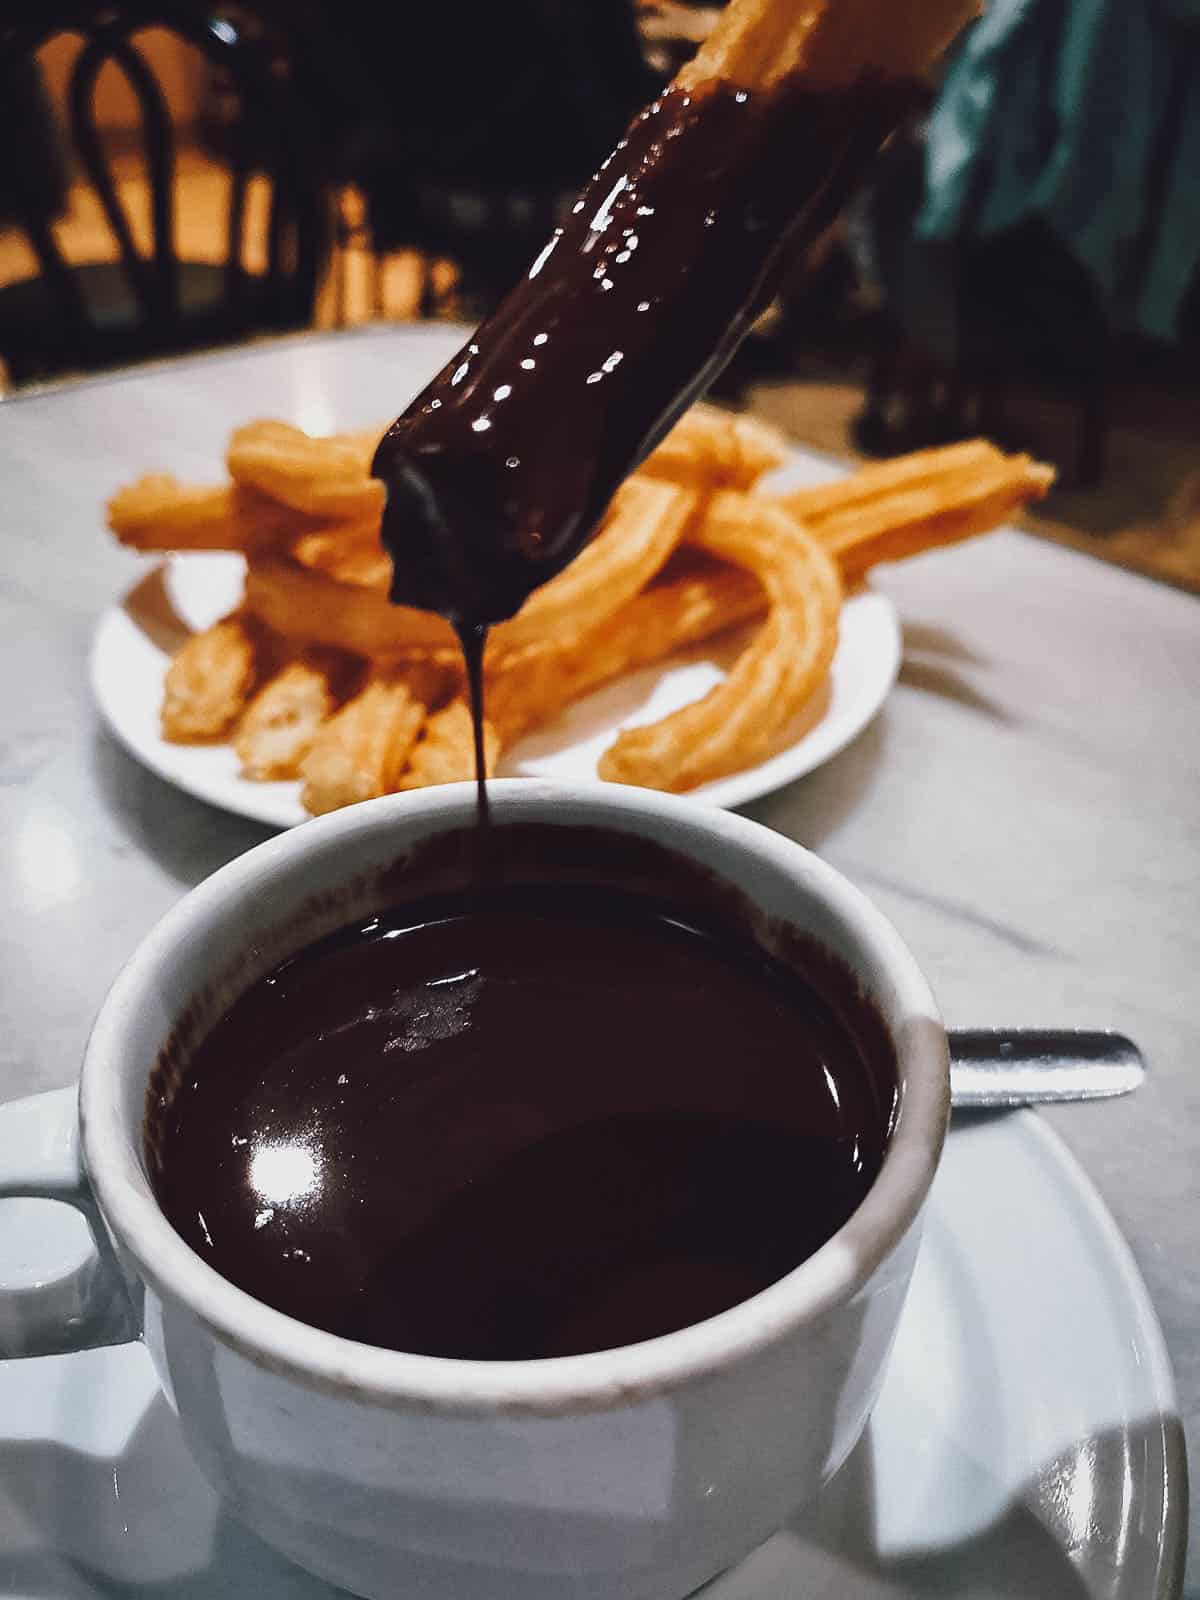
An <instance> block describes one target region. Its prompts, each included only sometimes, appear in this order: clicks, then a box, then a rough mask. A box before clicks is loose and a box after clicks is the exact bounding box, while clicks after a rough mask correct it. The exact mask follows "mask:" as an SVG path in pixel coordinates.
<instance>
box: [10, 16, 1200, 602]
mask: <svg viewBox="0 0 1200 1600" xmlns="http://www.w3.org/2000/svg"><path fill="white" fill-rule="evenodd" d="M718 12H719V7H717V6H713V5H709V4H693V3H690V0H503V3H502V4H498V3H495V0H490V3H489V0H405V3H402V4H398V5H393V6H391V7H386V8H381V7H378V6H377V5H376V4H375V3H374V0H370V3H368V0H292V3H289V0H254V3H251V4H230V5H227V6H225V5H222V6H204V5H198V4H197V5H193V4H190V3H186V0H180V3H163V4H153V5H152V4H146V5H141V4H116V5H82V4H65V3H62V0H36V3H35V0H27V3H22V0H8V3H7V4H6V6H5V7H4V14H3V19H2V20H0V78H2V80H3V82H2V86H0V374H2V381H0V390H2V392H3V394H4V395H5V396H13V395H18V394H19V393H20V392H21V390H22V388H23V387H26V386H28V385H34V384H44V383H46V382H47V381H58V380H63V379H70V378H73V377H77V376H79V375H82V374H85V373H89V372H95V371H98V370H102V369H105V368H113V367H122V366H128V365H129V364H131V363H133V362H137V361H142V360H149V359H157V358H161V357H163V356H169V355H172V354H176V353H179V352H182V351H187V350H196V349H203V348H207V347H210V346H216V345H222V344H230V343H233V342H237V341H241V340H247V339H254V338H262V337H270V336H278V335H279V334H281V333H285V332H295V331H296V330H302V329H307V328H318V329H330V328H338V327H350V326H354V325H358V324H361V323H364V322H368V321H372V320H377V319H382V320H386V321H390V322H404V321H409V320H413V319H418V318H435V317H436V318H448V319H453V320H475V319H477V318H479V317H480V316H481V315H483V314H484V313H485V312H486V311H487V310H488V309H489V308H490V307H491V306H492V305H494V304H495V303H496V301H497V300H498V299H499V298H500V297H501V296H502V295H503V293H504V291H505V290H506V288H507V287H508V286H509V285H510V284H511V283H512V281H513V280H514V279H515V278H516V276H517V275H518V274H519V273H520V272H521V271H522V269H523V268H524V266H525V265H526V264H527V262H528V261H529V259H531V257H532V256H533V255H534V254H535V252H536V250H537V249H538V248H539V247H540V244H541V243H542V241H543V239H544V236H545V235H546V234H547V233H548V231H549V230H550V229H551V228H552V226H553V225H554V221H555V218H556V216H557V215H558V212H559V210H560V208H561V207H562V206H563V205H564V203H565V202H566V201H567V199H568V198H569V197H570V196H571V195H572V194H573V192H574V190H575V189H576V188H577V187H578V185H579V184H580V183H581V182H582V181H583V180H584V179H586V177H587V176H588V175H589V174H590V173H591V171H592V170H593V168H594V167H595V166H596V164H597V163H598V161H599V160H600V159H602V158H603V156H604V155H605V154H606V153H607V151H608V149H609V148H610V147H611V146H612V144H613V143H614V142H615V141H616V139H617V138H618V137H619V136H620V133H621V130H622V128H623V126H624V125H625V123H626V122H627V121H628V119H629V117H630V116H631V115H632V113H633V112H634V111H635V110H636V108H637V107H638V106H639V105H640V104H642V102H644V101H645V100H646V99H648V98H649V97H650V96H651V95H652V93H653V92H654V90H655V89H656V88H658V87H660V86H661V85H662V84H664V83H665V82H666V81H667V80H668V79H669V78H670V77H671V76H672V75H673V74H674V72H675V71H676V70H677V68H678V67H679V66H680V65H681V64H682V63H683V62H684V61H685V60H686V59H687V58H688V56H689V55H690V54H691V52H692V51H694V49H695V48H696V46H697V44H698V43H699V42H700V41H701V40H702V39H703V38H704V36H705V35H706V33H707V32H708V30H709V28H711V26H712V24H713V22H714V20H715V18H716V16H717V15H718ZM925 89H926V92H925V95H924V99H923V103H922V104H921V106H920V107H919V108H918V109H917V110H916V111H915V112H914V115H913V116H912V118H911V120H910V122H909V123H908V125H907V126H906V127H904V128H903V129H902V130H901V131H900V132H899V133H898V135H897V136H896V137H895V138H894V139H893V141H892V142H891V144H890V145H889V146H888V148H887V149H886V150H885V151H884V152H883V154H882V155H881V156H880V157H879V159H878V161H877V163H876V165H875V168H874V170H873V171H872V172H871V174H870V175H869V177H868V179H867V181H866V182H865V183H864V185H863V186H862V189H861V190H860V192H859V193H858V194H857V195H856V197H855V198H854V200H853V202H852V204H851V205H850V206H849V207H848V208H847V210H846V212H845V214H844V215H843V217H842V218H841V220H840V221H839V223H838V224H837V225H836V226H835V227H834V228H833V229H832V230H831V231H830V233H829V234H828V235H827V236H826V237H825V238H824V239H823V240H822V241H821V242H820V243H819V245H818V246H817V247H816V248H815V249H813V250H812V251H811V252H810V253H809V254H808V256H807V258H806V259H804V260H798V261H797V262H796V263H795V266H794V270H793V271H792V273H791V274H790V277H789V279H788V281H787V282H786V284H785V285H784V287H783V290H782V292H781V294H780V296H779V298H778V301H777V302H776V304H775V305H774V306H773V307H772V308H771V310H770V311H769V312H768V314H767V315H766V316H765V317H764V318H763V319H762V321H761V323H760V324H759V326H758V327H757V329H756V330H755V333H754V335H753V336H752V338H751V339H750V340H749V341H747V343H746V345H745V346H744V347H743V349H742V351H741V353H740V355H739V356H738V357H737V358H736V360H735V362H734V364H733V365H732V367H731V368H730V369H729V370H728V371H727V372H726V374H725V375H724V376H723V378H722V379H721V381H720V384H719V387H718V391H717V393H716V395H715V398H718V399H720V400H723V401H724V402H726V403H728V404H733V405H737V406H742V407H746V408H748V409H752V410H755V411H757V412H759V413H760V414H762V415H764V416H767V417H769V418H770V419H771V420H773V421H775V422H777V423H779V424H781V425H782V426H783V427H784V428H785V429H786V430H787V431H788V432H789V433H790V434H791V435H792V436H793V437H794V438H796V439H797V440H799V441H801V442H803V443H805V444H808V445H810V446H813V447H815V448H817V449H819V450H822V451H825V452H828V453H829V454H832V455H836V456H841V457H861V456H882V455H888V454H892V453H897V452H900V451H904V450H911V449H914V448H917V447H919V446H921V445H924V444H933V443H940V442H945V441H948V440H951V439H954V438H957V437H963V436H967V435H970V434H973V433H976V432H982V433H986V434H988V435H990V436H991V437H993V438H995V439H996V440H997V441H998V442H1000V443H1002V444H1004V445H1006V446H1008V447H1010V448H1025V449H1029V450H1032V451H1034V452H1036V453H1037V454H1039V455H1041V456H1043V457H1045V458H1046V459H1048V460H1050V461H1052V462H1054V463H1055V465H1056V466H1057V467H1058V469H1059V474H1060V479H1059V484H1058V486H1057V487H1056V489H1055V491H1054V493H1053V495H1052V496H1051V497H1050V499H1049V500H1048V501H1046V502H1045V503H1044V505H1043V506H1042V507H1040V508H1039V515H1037V516H1036V517H1033V518H1031V519H1030V522H1029V526H1030V527H1031V528H1033V529H1034V530H1035V531H1037V532H1040V533H1042V534H1044V535H1046V536H1047V537H1050V538H1054V539H1058V540H1060V541H1062V542H1065V543H1070V544H1074V545H1076V546H1080V547H1083V548H1086V549H1089V550H1091V551H1093V552H1094V553H1096V554H1099V555H1101V556H1103V557H1105V558H1106V559H1110V560H1113V561H1117V562H1120V563H1122V564H1124V565H1128V566H1132V567H1134V568H1137V569H1140V570H1142V571H1145V572H1149V573H1151V574H1153V575H1155V576H1158V577H1161V578H1165V579H1168V580H1169V581H1172V582H1175V583H1178V584H1181V585H1183V586H1185V587H1189V588H1192V589H1195V590H1198V591H1200V457H1198V455H1197V450H1196V438H1197V432H1198V426H1200V383H1198V380H1197V368H1198V362H1200V0H989V3H988V4H987V6H986V9H985V11H984V14H983V16H982V17H981V19H980V21H979V22H978V23H977V24H976V25H975V27H974V29H973V30H972V31H971V32H970V33H969V34H968V35H967V36H966V37H965V38H964V39H963V40H962V41H961V42H960V44H959V45H958V46H957V47H956V49H955V51H954V53H953V55H952V56H951V57H950V59H949V60H948V61H947V62H946V63H944V64H943V66H942V68H941V69H940V71H939V73H938V76H937V77H936V79H934V80H931V81H930V82H929V83H928V84H927V85H926V86H925ZM2 425H3V423H2V412H0V426H2Z"/></svg>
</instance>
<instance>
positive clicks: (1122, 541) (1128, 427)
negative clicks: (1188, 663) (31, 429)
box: [0, 151, 1200, 593]
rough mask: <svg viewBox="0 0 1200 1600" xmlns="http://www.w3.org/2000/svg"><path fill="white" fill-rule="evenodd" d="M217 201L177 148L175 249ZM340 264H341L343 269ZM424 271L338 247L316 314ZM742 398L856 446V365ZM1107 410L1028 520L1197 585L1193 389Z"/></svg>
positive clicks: (820, 440) (140, 201)
mask: <svg viewBox="0 0 1200 1600" xmlns="http://www.w3.org/2000/svg"><path fill="white" fill-rule="evenodd" d="M121 192H122V195H123V196H124V198H125V200H126V202H127V204H128V206H129V210H130V213H131V217H132V225H133V228H134V233H135V236H136V237H137V238H138V239H139V241H141V242H143V243H144V242H145V241H146V240H147V238H148V234H149V219H148V208H147V204H146V186H145V183H144V181H143V179H142V178H141V176H140V175H139V174H138V172H137V169H136V166H135V165H134V164H133V163H130V164H129V165H128V167H127V169H126V170H125V171H124V173H123V174H122V175H121ZM265 202H266V195H265V192H263V190H262V189H261V188H252V192H251V195H250V201H249V216H250V224H251V225H250V228H249V230H248V234H249V237H250V240H251V247H250V251H249V257H250V259H249V260H248V263H247V264H248V265H249V266H250V267H251V269H253V268H254V267H255V266H256V265H261V240H262V238H263V236H264V226H263V222H264V218H265ZM225 204H226V183H225V179H224V176H223V173H222V171H221V169H220V168H219V167H217V166H215V165H214V164H213V163H212V162H211V161H210V160H208V159H207V158H206V157H204V156H203V155H202V154H200V153H198V152H189V151H185V152H183V153H182V154H181V156H180V158H179V165H178V201H177V208H176V210H177V217H176V232H177V243H178V250H179V254H180V256H181V257H183V258H184V259H189V260H196V261H203V260H219V259H220V257H221V243H222V238H223V229H224V217H225ZM57 232H58V238H59V242H60V245H61V247H62V249H63V251H64V254H65V255H66V256H67V258H68V259H69V260H77V261H82V260H102V259H111V258H112V257H113V255H114V253H115V252H114V249H113V241H112V238H111V235H110V234H109V231H108V228H107V225H106V223H105V221H104V218H103V216H102V214H101V212H100V209H99V206H98V204H97V203H96V201H95V198H94V196H93V195H92V194H91V193H90V191H88V190H86V189H84V188H82V187H76V188H74V189H73V190H72V192H71V198H70V204H69V209H68V212H67V214H66V216H65V217H64V218H63V219H62V221H61V222H60V223H59V224H58V225H57ZM256 240H257V241H259V245H258V248H257V250H256V249H255V244H254V241H256ZM256 256H257V258H258V259H257V261H256V259H255V258H256ZM34 270H35V262H34V259H33V256H32V254H31V252H30V251H29V249H28V246H27V245H26V244H25V242H24V241H23V239H22V238H21V237H20V236H19V235H18V234H16V233H14V232H12V231H0V283H7V282H11V281H12V280H13V279H16V278H20V277H24V276H26V275H28V274H30V273H32V272H33V271H34ZM339 270H340V272H341V273H343V274H344V277H342V278H341V279H340V280H339ZM424 270H425V265H424V263H422V262H421V261H420V260H418V259H417V258H416V257H414V256H411V255H409V256H398V257H396V258H395V259H392V260H389V261H388V262H387V263H386V266H385V269H384V272H383V274H382V278H381V279H380V280H378V281H377V278H376V273H375V269H374V263H373V262H372V260H371V258H370V256H369V255H368V254H367V253H366V252H365V251H363V250H353V249H352V250H349V251H347V252H345V253H344V255H343V257H342V258H341V260H340V262H339V263H338V270H331V271H330V273H329V274H328V276H327V279H326V282H325V283H324V284H323V285H322V288H321V292H320V295H319V298H318V304H317V310H316V317H315V320H316V323H317V325H318V326H319V327H324V328H329V327H335V326H338V325H339V324H340V323H342V322H344V323H345V324H346V325H353V324H356V323H360V322H363V321H366V320H370V319H372V318H374V317H375V316H377V315H382V316H383V317H385V318H388V319H393V320H404V319H409V318H411V317H413V316H414V315H415V314H416V308H417V304H418V298H419V293H420V285H421V281H422V276H423V273H424ZM435 271H436V272H437V273H438V274H439V276H440V278H442V279H449V278H452V273H451V272H450V270H449V269H448V268H447V267H445V266H442V267H438V268H436V269H435ZM748 403H749V404H750V406H751V407H752V408H753V409H754V410H756V411H758V412H759V413H761V414H762V415H763V416H766V417H768V418H770V419H771V420H773V421H775V422H777V423H778V424H780V425H781V426H782V427H783V428H784V429H785V430H786V431H787V432H788V433H789V434H790V435H791V436H792V437H793V438H795V439H796V440H798V441H799V442H801V443H804V444H808V445H811V446H812V447H814V448H816V449H819V450H822V451H824V452H826V453H828V454H832V455H839V456H851V455H852V454H853V452H852V451H851V450H850V448H849V446H848V443H847V437H848V435H847V424H848V422H849V420H850V419H851V417H852V416H853V415H854V413H855V411H856V410H857V409H858V407H859V405H860V404H861V388H860V380H858V378H857V375H856V374H855V373H854V372H852V371H847V370H845V367H844V366H842V367H841V368H838V367H831V366H825V367H822V365H821V363H820V362H819V361H817V362H814V364H813V368H812V370H811V371H808V372H806V373H804V374H803V375H802V376H801V377H799V378H798V379H796V380H794V381H787V382H783V383H772V384H770V385H762V386H760V387H758V388H756V389H754V390H752V391H751V393H750V395H749V397H748ZM1027 409H1028V415H1029V418H1030V423H1031V432H1032V433H1033V435H1034V436H1035V437H1036V438H1037V439H1038V440H1039V441H1043V440H1044V441H1046V442H1047V443H1046V444H1045V445H1043V448H1047V447H1048V445H1049V444H1050V443H1052V441H1054V440H1055V439H1056V438H1057V439H1062V438H1064V437H1065V436H1066V434H1067V432H1068V429H1069V419H1068V418H1066V417H1064V416H1062V415H1060V414H1057V413H1056V411H1055V408H1054V406H1053V405H1051V404H1050V403H1048V402H1046V401H1044V400H1041V399H1039V398H1037V397H1029V398H1028V407H1027ZM1112 409H1113V416H1114V423H1113V427H1112V430H1111V435H1110V444H1109V465H1108V470H1107V472H1106V474H1105V478H1104V481H1103V482H1102V483H1101V484H1100V485H1098V486H1097V487H1095V488H1092V489H1087V490H1080V489H1071V488H1069V487H1063V488H1059V489H1056V490H1055V492H1054V494H1053V495H1052V496H1051V498H1050V499H1049V500H1047V501H1046V502H1045V504H1044V506H1043V507H1042V508H1041V514H1040V515H1038V516H1036V517H1031V518H1030V519H1029V520H1028V526H1029V527H1030V528H1031V529H1032V530H1034V531H1036V532H1038V533H1040V534H1043V535H1044V536H1046V537H1047V538H1051V539H1055V540H1057V541H1059V542H1061V543H1065V544H1070V545H1073V546H1075V547H1077V548H1080V549H1084V550H1088V551H1090V552H1091V553H1092V554H1095V555H1098V556H1100V557H1102V558H1103V559H1106V560H1110V561H1115V562H1118V563H1120V564H1122V565H1125V566H1129V567H1132V568H1134V569H1136V570H1139V571H1143V572H1147V573H1149V574H1151V575H1152V576H1155V577H1158V578H1162V579H1165V580H1166V581H1168V582H1171V583H1175V584H1179V585H1182V586H1184V587H1186V588H1190V589H1194V590H1196V591H1197V592H1198V593H1200V443H1198V432H1200V429H1198V427H1197V423H1198V420H1200V419H1198V417H1197V414H1196V413H1197V399H1196V395H1195V392H1194V391H1193V393H1192V394H1191V395H1183V394H1176V393H1172V392H1171V391H1167V390H1163V389H1161V388H1160V389H1155V388H1153V387H1152V386H1146V387H1139V388H1138V389H1136V390H1134V389H1128V390H1126V391H1125V392H1122V393H1118V394H1116V395H1115V396H1114V397H1113V408H1112ZM1025 414H1026V413H1025V412H1023V413H1022V415H1025Z"/></svg>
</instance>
